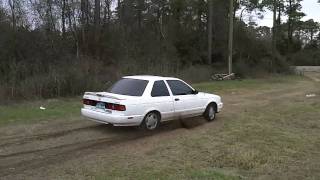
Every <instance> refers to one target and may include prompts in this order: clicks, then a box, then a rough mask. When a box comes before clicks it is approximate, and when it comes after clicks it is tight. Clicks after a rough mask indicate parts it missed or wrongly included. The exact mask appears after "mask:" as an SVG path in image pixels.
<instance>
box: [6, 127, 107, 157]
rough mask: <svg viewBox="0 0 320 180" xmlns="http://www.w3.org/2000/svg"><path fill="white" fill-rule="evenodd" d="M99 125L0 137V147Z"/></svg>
mask: <svg viewBox="0 0 320 180" xmlns="http://www.w3.org/2000/svg"><path fill="white" fill-rule="evenodd" d="M99 126H101V125H93V126H86V127H80V128H75V129H68V130H63V131H57V132H53V133H49V134H44V133H43V134H36V135H31V136H27V137H25V136H15V137H9V138H3V139H0V141H1V143H0V148H1V147H5V146H10V145H21V144H26V143H28V142H30V141H35V140H46V139H50V138H58V137H61V136H65V135H66V134H69V133H74V132H78V131H84V130H89V129H96V128H97V127H99ZM0 157H1V155H0Z"/></svg>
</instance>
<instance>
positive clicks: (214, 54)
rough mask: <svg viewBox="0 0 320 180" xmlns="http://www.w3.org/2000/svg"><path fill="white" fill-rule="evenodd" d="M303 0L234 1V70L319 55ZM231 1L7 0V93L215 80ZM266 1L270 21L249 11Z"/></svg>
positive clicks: (2, 21)
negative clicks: (134, 77)
mask: <svg viewBox="0 0 320 180" xmlns="http://www.w3.org/2000/svg"><path fill="white" fill-rule="evenodd" d="M301 2H302V0H263V1H258V0H239V1H234V8H232V9H233V10H234V11H233V12H234V14H235V15H234V16H233V18H232V19H233V22H234V28H233V31H234V32H233V33H232V34H233V35H234V38H233V42H234V48H233V52H232V57H233V69H234V70H233V71H234V72H235V73H237V74H239V75H240V76H255V75H258V74H260V73H280V72H285V71H287V70H288V67H289V65H320V60H319V59H320V50H319V47H320V46H319V45H320V44H319V43H320V35H319V23H318V22H316V21H314V20H312V19H310V20H307V21H303V20H301V19H302V17H304V15H305V14H304V12H302V11H301ZM229 8H230V5H229V2H228V1H225V0H209V1H206V0H45V1H41V0H19V1H18V0H5V1H2V2H0V32H1V34H0V47H1V48H0V84H1V87H0V97H2V98H3V99H4V100H12V99H30V98H35V97H41V98H50V97H56V96H69V95H77V94H81V93H82V92H83V91H85V90H87V91H89V90H91V89H104V88H106V86H107V85H106V84H105V83H106V82H108V81H113V80H114V79H116V78H117V77H119V76H121V75H124V74H153V75H157V74H159V75H168V76H169V75H172V76H183V77H186V78H187V79H188V78H189V77H190V80H193V81H199V80H208V78H209V76H210V74H212V73H218V72H223V73H225V72H227V71H228V33H229V32H230V31H229V29H228V27H229V22H230V21H229ZM267 9H269V10H271V11H273V13H274V16H273V21H274V25H273V28H272V29H271V28H270V27H260V26H258V25H257V24H256V22H254V20H250V19H251V18H249V20H244V19H245V18H244V17H245V16H248V17H251V16H256V15H257V14H261V13H263V12H264V11H266V10H267ZM195 76H197V77H195ZM205 78H207V79H205Z"/></svg>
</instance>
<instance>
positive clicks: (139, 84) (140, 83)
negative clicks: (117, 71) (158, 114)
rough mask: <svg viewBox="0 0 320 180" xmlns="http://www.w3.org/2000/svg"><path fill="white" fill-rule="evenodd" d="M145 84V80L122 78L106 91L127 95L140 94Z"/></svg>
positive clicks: (146, 82)
mask: <svg viewBox="0 0 320 180" xmlns="http://www.w3.org/2000/svg"><path fill="white" fill-rule="evenodd" d="M147 84H148V81H147V80H141V79H129V78H123V79H120V80H119V81H117V82H116V83H115V84H114V85H113V86H111V87H110V88H109V90H108V92H110V93H114V94H121V95H127V96H142V94H143V92H144V90H145V89H146V86H147Z"/></svg>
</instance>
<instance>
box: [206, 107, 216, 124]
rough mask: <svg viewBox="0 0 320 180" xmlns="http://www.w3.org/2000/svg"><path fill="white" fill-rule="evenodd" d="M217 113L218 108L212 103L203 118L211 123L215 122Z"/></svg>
mask: <svg viewBox="0 0 320 180" xmlns="http://www.w3.org/2000/svg"><path fill="white" fill-rule="evenodd" d="M216 113H217V108H216V106H215V104H214V103H210V104H209V105H208V106H207V108H206V110H205V112H204V114H203V116H204V118H205V119H206V120H207V121H209V122H210V121H213V120H215V119H216Z"/></svg>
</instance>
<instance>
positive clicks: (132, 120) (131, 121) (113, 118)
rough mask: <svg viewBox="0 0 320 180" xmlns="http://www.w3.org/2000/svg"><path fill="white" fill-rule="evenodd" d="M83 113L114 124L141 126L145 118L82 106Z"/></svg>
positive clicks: (91, 117) (96, 119)
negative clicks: (109, 112)
mask: <svg viewBox="0 0 320 180" xmlns="http://www.w3.org/2000/svg"><path fill="white" fill-rule="evenodd" d="M81 114H82V115H83V116H85V117H88V118H90V120H92V121H95V122H99V123H104V124H112V125H114V126H139V125H140V124H141V122H142V120H143V116H121V115H115V114H108V113H104V112H99V111H95V110H92V109H87V108H82V109H81Z"/></svg>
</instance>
